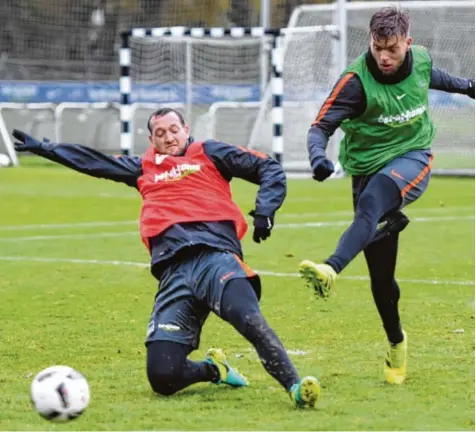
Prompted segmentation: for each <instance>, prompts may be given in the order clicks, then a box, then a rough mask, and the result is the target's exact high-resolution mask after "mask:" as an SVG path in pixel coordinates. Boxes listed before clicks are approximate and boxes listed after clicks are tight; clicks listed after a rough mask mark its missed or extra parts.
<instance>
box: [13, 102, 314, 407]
mask: <svg viewBox="0 0 476 432" xmlns="http://www.w3.org/2000/svg"><path fill="white" fill-rule="evenodd" d="M148 128H149V131H150V137H149V140H150V144H151V146H150V147H149V149H148V150H147V151H146V153H145V155H144V156H143V157H142V158H138V157H129V156H119V157H117V158H115V157H110V156H107V155H105V154H103V153H100V152H98V151H96V150H94V149H91V148H89V147H85V146H81V145H77V144H56V145H55V144H51V143H49V142H45V141H43V142H39V141H37V140H35V139H34V138H32V137H30V136H28V135H26V134H25V133H23V132H21V131H17V130H16V131H14V132H13V136H14V137H15V138H16V140H17V142H16V143H15V148H16V150H17V151H30V152H32V153H35V154H37V155H39V156H42V157H45V158H47V159H50V160H52V161H55V162H57V163H60V164H62V165H65V166H67V167H70V168H72V169H75V170H76V171H79V172H81V173H84V174H88V175H90V176H93V177H98V178H105V179H109V180H114V181H117V182H122V183H125V184H127V185H128V186H131V187H134V188H137V189H138V190H139V192H140V194H141V196H142V210H141V216H140V233H141V237H142V241H143V242H144V243H145V245H146V247H147V249H148V250H149V252H150V255H151V271H152V274H153V275H154V276H155V277H156V278H157V280H158V281H159V290H158V292H157V294H156V296H155V303H154V307H153V310H152V314H151V318H150V322H149V326H148V329H147V338H146V346H147V376H148V378H149V382H150V384H151V386H152V388H153V389H154V391H156V392H157V393H159V394H162V395H171V394H174V393H176V392H177V391H179V390H181V389H183V388H185V387H187V386H189V385H191V384H194V383H198V382H206V381H209V382H214V383H225V384H228V385H230V386H233V387H243V386H246V385H248V382H247V380H246V379H245V378H244V377H243V375H241V374H240V373H239V372H238V371H237V370H236V369H235V368H233V367H231V366H230V364H229V363H228V361H227V359H226V356H225V354H224V353H223V351H222V350H221V349H213V348H212V349H210V350H208V352H207V356H206V358H205V360H204V361H201V362H196V361H192V360H189V359H188V355H189V354H190V353H191V352H192V351H193V350H195V349H197V348H198V346H199V341H200V333H201V329H202V326H203V324H204V323H205V320H206V319H207V317H208V315H209V313H210V311H212V312H214V313H215V314H216V315H218V316H219V317H220V318H222V319H223V320H225V321H227V322H229V323H230V324H231V325H232V326H233V327H234V328H235V329H236V330H237V331H238V332H239V333H240V334H241V335H243V336H244V337H245V338H246V339H247V340H248V341H249V342H250V343H251V344H252V345H253V346H254V347H255V349H256V351H257V353H258V355H259V358H260V359H261V361H262V363H263V366H264V368H265V369H266V370H267V371H268V373H269V374H270V375H271V376H272V377H274V378H275V379H276V380H277V381H278V382H279V383H280V384H281V385H282V386H283V387H284V389H285V390H286V391H287V392H288V393H289V395H290V397H291V400H292V401H293V402H294V403H295V404H296V405H297V406H298V407H305V406H311V407H312V406H314V405H315V404H316V402H317V400H318V399H319V395H320V384H319V382H318V380H317V379H316V378H314V377H304V378H302V379H300V378H299V375H298V373H297V371H296V368H295V367H294V365H293V364H292V363H291V360H290V359H289V357H288V355H287V353H286V349H285V348H284V346H283V344H282V342H281V341H280V340H279V338H278V336H277V335H276V333H275V332H274V331H273V330H272V329H271V328H270V327H269V325H268V323H267V322H266V320H265V318H264V317H263V315H262V314H261V311H260V308H259V304H258V301H259V298H260V296H261V285H260V279H259V276H258V275H257V274H256V273H255V272H254V271H253V270H252V269H251V268H250V267H248V266H247V265H246V264H245V263H244V261H243V252H242V248H241V242H240V240H241V239H242V238H243V237H244V235H245V234H246V231H247V223H246V220H245V218H244V217H243V214H242V213H241V211H240V209H239V208H238V206H237V205H236V204H235V203H234V202H233V200H232V196H231V190H230V181H231V179H232V178H233V177H239V178H242V179H244V180H247V181H249V182H252V183H254V184H258V185H259V190H258V193H257V197H256V201H255V209H254V210H253V211H252V212H251V214H252V216H253V218H254V231H253V240H254V241H255V242H257V243H260V242H261V241H262V240H266V239H267V238H268V237H269V236H270V234H271V230H272V228H273V220H274V214H275V212H276V211H277V210H278V209H279V208H280V207H281V205H282V203H283V201H284V198H285V196H286V177H285V174H284V171H283V169H282V167H281V165H280V164H279V163H278V162H277V161H275V160H274V159H272V158H270V157H268V156H266V155H264V154H262V153H259V152H255V151H250V150H247V149H244V148H241V147H237V146H233V145H228V144H225V143H223V142H220V141H215V140H207V141H204V142H196V141H194V140H193V138H192V137H191V136H190V132H189V128H188V126H187V125H186V123H185V121H184V118H183V117H182V115H181V114H180V112H178V111H176V110H173V109H170V108H163V109H159V110H157V111H155V112H154V113H153V114H152V115H151V117H150V119H149V122H148Z"/></svg>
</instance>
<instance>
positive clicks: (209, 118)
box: [119, 24, 338, 162]
mask: <svg viewBox="0 0 476 432" xmlns="http://www.w3.org/2000/svg"><path fill="white" fill-rule="evenodd" d="M336 32H338V26H336V25H334V24H329V25H318V26H306V27H300V28H296V29H290V28H284V29H279V28H263V27H231V28H221V27H215V28H202V27H198V28H188V27H168V28H163V27H160V28H133V29H130V30H127V31H124V32H122V33H121V40H122V44H121V49H120V56H119V60H120V70H121V76H120V117H121V150H122V152H123V153H124V154H129V153H133V152H134V148H135V145H134V140H133V133H132V132H133V127H134V125H133V122H132V112H131V104H132V103H133V94H134V86H138V88H139V90H140V86H142V85H149V84H147V83H150V82H155V83H157V82H160V83H162V84H166V85H168V86H169V88H170V90H171V91H174V92H176V93H177V94H178V95H179V96H178V98H179V99H181V101H182V102H183V103H185V106H186V113H187V116H188V118H187V123H189V124H190V125H192V134H193V135H194V137H195V138H197V135H198V138H201V139H204V138H216V136H213V133H214V131H216V125H217V123H220V122H221V121H222V120H221V119H220V118H219V117H217V116H216V113H217V112H218V111H217V106H216V105H214V104H216V103H218V104H219V103H220V102H223V103H225V105H226V106H230V104H231V106H233V103H236V104H238V105H237V107H238V108H239V107H242V108H244V109H252V110H254V112H255V113H256V114H257V113H258V112H259V110H260V107H261V104H262V103H264V104H266V105H268V102H269V113H270V119H269V120H270V121H269V122H266V123H265V124H263V125H262V129H266V134H265V135H266V136H265V137H264V138H263V141H262V146H261V149H262V150H265V151H267V152H268V153H270V154H272V155H273V156H274V157H275V158H276V159H277V160H278V161H280V162H281V161H282V160H283V154H284V153H285V146H286V144H285V142H284V141H283V126H284V117H285V115H286V112H285V111H286V109H285V107H286V98H287V97H288V95H287V94H286V93H285V88H286V85H285V83H284V82H283V68H284V66H283V61H284V57H283V47H282V43H283V38H285V37H286V35H287V34H288V33H296V34H310V33H312V34H320V33H322V34H325V33H327V34H330V33H333V34H335V33H336ZM264 39H266V40H267V43H268V44H269V45H270V46H271V50H270V52H271V56H270V63H271V68H270V72H271V77H270V83H269V89H270V90H269V94H270V98H269V101H268V100H267V99H266V98H265V100H262V99H261V87H262V84H261V79H262V77H261V76H260V74H259V71H261V70H262V69H263V67H262V63H261V60H262V57H261V56H262V55H263V53H265V54H266V52H267V50H263V48H262V47H263V44H264V41H263V40H264ZM181 45H184V46H185V48H184V49H182V48H181ZM207 46H209V47H210V48H209V49H207V50H205V49H204V50H203V52H202V58H195V57H194V55H193V50H194V49H200V47H201V48H203V47H205V48H206V47H207ZM220 46H224V47H226V54H224V56H223V58H219V59H218V61H216V60H214V59H213V58H212V57H211V56H213V55H216V54H214V52H215V51H217V50H218V48H219V47H220ZM253 46H255V47H256V52H253V53H251V54H250V55H248V56H247V54H246V50H247V49H249V48H250V47H253ZM164 53H167V58H165V55H164ZM234 53H236V56H233V54H234ZM225 56H226V59H228V60H229V61H230V62H234V63H233V64H234V66H233V67H232V68H230V67H229V66H228V67H226V66H225V65H224V63H225ZM203 57H205V58H203ZM161 59H165V60H164V65H163V67H161V64H160V63H161ZM230 59H231V60H230ZM248 61H249V64H250V65H252V67H254V68H255V70H257V71H258V72H257V73H255V74H254V75H253V76H251V77H250V76H249V75H248V73H249V70H248V69H249V67H242V65H241V63H242V62H245V63H247V62H248ZM200 62H203V63H204V64H203V65H202V66H201V67H203V68H204V69H205V73H203V71H201V72H196V71H195V70H194V66H195V69H196V68H197V66H196V65H195V64H196V63H200ZM166 64H168V66H167V67H168V68H169V69H170V70H165V69H164V67H165V65H166ZM245 66H246V65H245ZM228 69H232V70H228ZM195 75H197V76H195ZM214 79H216V80H217V81H218V82H220V83H223V82H225V83H229V84H230V85H231V86H232V87H233V86H235V87H236V86H238V87H237V89H238V90H239V89H240V88H241V87H239V86H240V85H243V87H242V91H243V92H245V91H249V88H250V86H249V85H250V83H251V84H255V85H256V88H257V96H256V97H255V99H254V100H250V97H249V95H248V96H247V100H246V102H243V101H242V100H240V98H239V92H238V97H237V98H233V97H230V95H229V94H224V97H223V99H222V100H218V101H217V100H213V101H212V100H210V101H207V100H203V97H202V98H201V100H200V101H199V102H197V100H196V97H195V96H196V91H197V88H196V87H197V86H198V85H202V86H203V85H207V84H213V83H214ZM226 88H227V87H226V86H225V89H226ZM235 90H236V88H235ZM307 90H308V91H309V93H310V92H311V89H307ZM216 91H217V90H216V88H215V92H216ZM225 93H226V92H225ZM235 93H236V92H235ZM290 96H291V98H295V96H296V95H290ZM215 99H216V98H215ZM251 99H253V98H251ZM227 104H228V105H227ZM237 111H238V112H239V110H237ZM234 117H235V118H232V116H228V117H227V118H226V119H224V120H223V121H224V122H225V128H227V129H228V132H229V133H228V134H227V139H226V140H227V141H228V142H230V143H231V144H239V145H244V146H247V145H248V144H249V141H250V139H249V136H250V134H251V130H252V124H253V123H254V122H253V123H252V124H250V125H249V127H248V131H247V133H246V134H245V135H243V134H240V132H242V129H243V127H244V125H243V122H242V121H241V117H240V116H239V115H238V116H236V115H235V116H234ZM192 120H193V122H194V123H195V124H192ZM195 126H197V127H195ZM198 126H200V127H198ZM235 131H236V133H235ZM209 133H211V134H212V136H210V135H208V134H209ZM304 133H305V131H304ZM207 135H208V136H207ZM234 136H237V137H238V136H239V137H240V140H239V141H238V142H236V141H235V140H234V139H233V138H234ZM223 140H225V139H223ZM284 157H286V156H284Z"/></svg>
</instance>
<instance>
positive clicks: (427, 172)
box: [378, 150, 433, 208]
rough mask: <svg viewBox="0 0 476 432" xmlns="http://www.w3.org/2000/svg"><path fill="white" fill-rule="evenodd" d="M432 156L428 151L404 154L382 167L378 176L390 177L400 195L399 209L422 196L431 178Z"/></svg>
mask: <svg viewBox="0 0 476 432" xmlns="http://www.w3.org/2000/svg"><path fill="white" fill-rule="evenodd" d="M432 160H433V156H432V154H431V152H430V151H429V150H418V151H411V152H408V153H405V154H404V155H402V156H400V157H398V158H396V159H394V160H393V161H392V162H390V163H389V164H388V165H386V166H385V167H383V168H382V169H381V170H380V171H378V174H384V175H386V176H387V177H390V178H391V179H392V180H393V181H394V182H395V184H396V185H397V186H398V187H399V189H400V193H401V195H402V204H401V206H400V208H403V207H405V206H407V205H408V204H411V203H412V202H414V201H416V200H417V199H418V198H420V197H421V196H422V195H423V192H425V190H426V188H427V187H428V183H429V182H430V177H431V162H432Z"/></svg>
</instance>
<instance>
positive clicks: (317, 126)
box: [307, 72, 367, 160]
mask: <svg viewBox="0 0 476 432" xmlns="http://www.w3.org/2000/svg"><path fill="white" fill-rule="evenodd" d="M366 107H367V105H366V98H365V92H364V87H363V86H362V83H361V81H360V78H359V77H358V76H357V75H355V74H354V73H351V72H350V73H346V74H344V75H342V76H341V77H340V78H339V80H338V81H337V83H336V84H335V85H334V88H333V89H332V91H331V92H330V94H329V96H328V97H327V98H326V100H325V101H324V103H323V104H322V107H321V109H320V110H319V113H318V114H317V116H316V118H315V120H314V121H313V122H312V125H311V128H310V129H309V133H308V141H307V146H308V151H309V153H310V158H311V160H312V159H313V154H314V153H316V155H317V154H319V155H322V154H323V153H324V152H325V150H326V147H327V143H328V141H329V138H330V137H331V136H332V135H333V134H334V132H335V131H336V129H337V128H338V127H339V126H340V124H341V123H342V122H343V121H344V120H346V119H353V118H357V117H359V116H361V115H362V114H363V113H364V112H365V109H366Z"/></svg>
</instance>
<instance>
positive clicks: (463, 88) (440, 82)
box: [430, 67, 474, 99]
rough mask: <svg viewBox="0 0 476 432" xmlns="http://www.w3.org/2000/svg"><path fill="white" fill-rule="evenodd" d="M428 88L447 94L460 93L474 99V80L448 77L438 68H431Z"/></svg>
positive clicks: (446, 73)
mask: <svg viewBox="0 0 476 432" xmlns="http://www.w3.org/2000/svg"><path fill="white" fill-rule="evenodd" d="M430 88H431V89H433V90H441V91H444V92H447V93H460V94H464V95H468V96H469V97H470V98H472V99H474V80H473V79H467V78H460V77H457V76H454V75H450V74H449V73H448V72H445V71H443V70H441V69H438V68H435V67H434V68H432V70H431V79H430Z"/></svg>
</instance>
